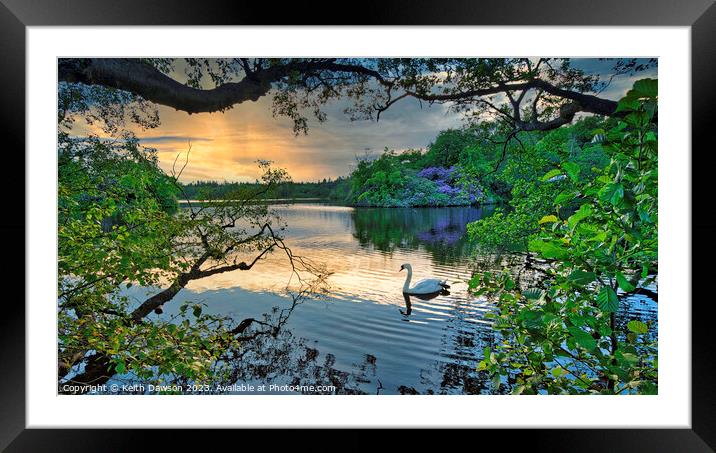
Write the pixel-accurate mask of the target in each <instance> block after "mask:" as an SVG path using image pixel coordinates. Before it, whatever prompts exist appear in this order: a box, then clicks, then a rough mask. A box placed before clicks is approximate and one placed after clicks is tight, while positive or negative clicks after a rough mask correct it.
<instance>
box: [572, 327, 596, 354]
mask: <svg viewBox="0 0 716 453" xmlns="http://www.w3.org/2000/svg"><path fill="white" fill-rule="evenodd" d="M567 330H569V333H570V334H572V337H573V338H574V341H575V342H576V343H577V345H579V346H581V347H583V348H584V349H586V350H588V351H592V350H593V349H594V348H596V347H597V340H595V339H594V338H593V337H592V336H591V335H590V334H589V333H587V332H585V331H583V330H582V329H580V328H579V327H568V328H567Z"/></svg>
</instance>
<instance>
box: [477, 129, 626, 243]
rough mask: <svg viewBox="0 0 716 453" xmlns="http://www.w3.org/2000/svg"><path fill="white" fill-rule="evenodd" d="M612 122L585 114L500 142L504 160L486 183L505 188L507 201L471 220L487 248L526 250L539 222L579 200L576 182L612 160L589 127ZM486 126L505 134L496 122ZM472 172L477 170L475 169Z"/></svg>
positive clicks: (552, 219) (549, 220) (549, 219)
mask: <svg viewBox="0 0 716 453" xmlns="http://www.w3.org/2000/svg"><path fill="white" fill-rule="evenodd" d="M611 123H612V121H611V120H599V119H596V118H585V119H583V120H581V121H578V122H576V123H575V124H574V125H571V126H564V127H561V128H559V129H555V130H553V131H550V132H548V133H546V134H545V133H543V132H531V133H520V134H519V135H518V136H517V137H518V138H519V137H521V138H519V142H518V143H512V142H508V144H507V145H504V144H503V145H500V146H501V147H502V146H505V149H506V155H505V158H504V159H503V160H504V163H503V164H501V166H498V167H496V168H497V170H496V171H494V172H493V173H491V174H490V175H488V176H487V177H486V178H484V185H486V186H487V187H493V188H495V187H499V188H501V189H499V190H501V194H502V195H501V196H502V197H504V198H503V199H504V200H505V201H506V203H505V204H504V205H503V206H501V207H500V208H499V209H498V211H497V215H496V216H493V217H488V218H485V219H481V220H479V221H477V222H474V223H472V224H470V225H469V226H468V232H469V233H470V235H471V236H472V237H473V239H475V240H476V241H478V242H479V243H480V244H481V245H482V246H483V247H486V248H489V249H500V250H512V251H515V250H516V251H524V250H526V249H527V244H528V241H529V238H530V237H531V236H532V235H533V234H534V233H536V232H537V231H538V230H539V228H540V225H542V224H549V223H554V222H556V221H557V220H558V219H559V218H560V216H568V215H569V214H570V213H572V212H573V211H574V209H576V208H577V207H578V206H579V204H580V203H581V201H580V198H579V192H578V190H577V188H578V186H580V185H581V184H584V183H585V182H586V181H589V180H591V179H592V178H594V176H595V175H596V174H597V172H598V171H600V169H602V168H604V167H605V166H606V165H607V164H608V163H609V160H608V157H607V153H606V152H605V151H604V149H603V147H602V145H601V144H594V143H592V142H591V136H590V135H589V134H588V133H587V132H586V130H587V129H589V130H590V132H591V131H592V130H594V128H595V127H596V126H607V125H608V124H611ZM488 131H492V132H493V133H498V134H502V132H500V130H499V129H495V128H492V129H488ZM512 141H513V142H515V141H516V139H513V140H512ZM472 174H473V175H476V176H479V175H477V174H476V173H475V171H473V172H472ZM508 189H509V190H508ZM496 194H497V192H495V191H493V192H492V197H493V198H495V197H497V195H496ZM488 197H489V195H488ZM555 202H557V204H558V209H556V210H555ZM584 209H587V207H585V208H584ZM584 215H587V213H586V212H580V213H579V214H577V216H576V217H574V218H572V223H573V224H576V223H578V222H579V221H580V220H581V218H582V216H584Z"/></svg>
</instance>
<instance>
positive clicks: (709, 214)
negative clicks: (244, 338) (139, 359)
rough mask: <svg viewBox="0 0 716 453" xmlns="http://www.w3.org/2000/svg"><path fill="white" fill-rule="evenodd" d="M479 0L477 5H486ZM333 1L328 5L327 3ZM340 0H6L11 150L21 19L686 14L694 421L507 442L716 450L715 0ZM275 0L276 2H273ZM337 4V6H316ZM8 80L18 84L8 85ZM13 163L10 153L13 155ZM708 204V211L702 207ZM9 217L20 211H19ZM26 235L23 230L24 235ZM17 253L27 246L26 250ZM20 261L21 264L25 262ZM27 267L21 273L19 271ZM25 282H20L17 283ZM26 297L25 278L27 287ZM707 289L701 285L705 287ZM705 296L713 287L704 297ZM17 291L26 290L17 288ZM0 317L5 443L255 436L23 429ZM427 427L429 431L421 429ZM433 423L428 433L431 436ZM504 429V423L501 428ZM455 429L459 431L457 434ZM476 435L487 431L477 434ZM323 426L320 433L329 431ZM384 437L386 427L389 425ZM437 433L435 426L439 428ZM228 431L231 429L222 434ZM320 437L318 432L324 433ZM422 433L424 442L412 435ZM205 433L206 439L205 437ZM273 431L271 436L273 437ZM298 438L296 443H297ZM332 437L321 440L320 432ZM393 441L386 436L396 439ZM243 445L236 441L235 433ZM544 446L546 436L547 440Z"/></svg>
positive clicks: (678, 18)
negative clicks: (715, 288)
mask: <svg viewBox="0 0 716 453" xmlns="http://www.w3.org/2000/svg"><path fill="white" fill-rule="evenodd" d="M478 5H479V6H478ZM324 6H325V7H324ZM335 7H336V4H335V3H332V4H329V3H328V2H324V1H323V0H320V1H317V2H312V3H311V8H307V7H306V6H305V5H304V4H302V3H296V4H295V6H288V5H285V6H281V7H280V8H276V7H274V6H273V5H271V4H268V3H266V2H264V3H263V4H257V3H254V2H252V3H251V4H248V3H243V4H241V5H237V3H236V2H228V1H225V0H205V1H202V2H190V1H186V0H181V1H179V0H174V1H172V0H155V1H153V2H142V1H141V0H123V1H114V2H110V1H96V0H95V1H92V0H68V1H64V2H54V1H52V0H36V1H33V2H26V1H24V0H0V54H1V55H2V61H3V63H4V65H3V66H4V67H5V70H4V71H0V86H2V87H3V89H2V90H0V105H2V117H1V119H0V124H2V125H3V128H4V130H5V132H6V133H5V136H4V141H3V145H4V148H5V151H6V152H5V155H6V156H5V157H6V159H8V158H10V159H16V162H13V164H14V165H17V167H6V168H14V169H15V168H23V170H24V169H25V158H24V154H23V153H20V152H14V153H13V152H11V151H10V150H21V149H23V150H24V149H25V133H24V131H25V88H26V87H25V52H26V49H25V29H26V27H28V26H37V25H56V26H62V25H268V24H275V25H279V24H297V23H298V24H316V25H320V24H336V23H337V24H342V25H574V26H580V25H608V26H618V25H639V26H650V25H651V26H690V27H691V33H692V35H691V36H692V42H691V44H692V50H691V64H692V87H691V88H692V93H693V96H692V133H693V141H692V143H693V145H692V148H693V149H694V150H697V149H699V150H701V152H699V153H696V152H691V159H692V207H693V208H694V209H692V212H694V213H696V212H697V211H696V209H695V208H696V207H702V210H701V211H699V216H692V217H693V218H692V238H691V240H692V243H694V244H698V245H699V247H698V249H695V250H694V251H698V254H696V253H694V254H693V255H692V263H691V264H692V301H694V302H695V303H694V302H692V307H691V311H692V330H693V332H692V370H691V376H692V401H691V405H692V429H670V430H669V429H667V430H652V429H649V430H638V429H621V430H605V429H594V430H566V429H562V430H517V431H516V432H513V433H510V434H508V435H509V436H510V442H509V444H508V445H510V446H511V447H513V448H514V447H521V446H524V447H526V448H530V449H531V450H535V449H537V450H541V449H542V448H544V449H549V450H552V451H554V450H573V449H575V448H579V450H581V451H607V450H608V451H715V450H716V429H715V428H716V391H715V390H714V389H716V386H714V385H713V383H712V382H711V376H712V372H713V370H714V368H713V363H714V362H715V361H716V353H715V352H714V349H713V347H712V344H713V341H712V337H711V336H710V328H712V326H711V325H710V324H711V319H712V318H711V317H710V316H709V312H710V306H711V304H712V302H711V298H710V297H708V296H709V295H708V294H707V293H706V292H705V291H704V290H703V286H704V285H699V284H698V283H699V282H703V281H708V279H709V278H713V277H712V276H711V275H710V274H711V273H712V272H711V269H710V267H711V266H710V264H711V263H710V262H709V258H711V257H712V256H714V255H715V254H716V245H715V244H714V241H713V239H712V238H713V237H714V236H715V235H714V233H716V210H712V209H709V208H706V209H703V208H704V207H710V206H711V203H712V200H711V199H710V198H711V197H710V195H711V193H712V192H713V190H712V187H710V186H711V184H710V177H712V176H711V174H710V173H712V170H711V167H710V166H709V165H694V162H693V160H694V159H695V158H696V157H700V156H703V155H704V154H705V153H707V152H709V151H710V148H712V147H713V140H710V138H711V137H710V136H711V135H712V134H711V129H713V126H712V125H711V124H710V123H711V121H712V117H713V115H712V108H713V107H712V106H713V105H714V104H716V96H715V95H714V89H713V81H714V80H716V61H715V60H714V58H713V56H714V55H715V53H714V52H715V50H714V49H716V33H714V30H716V5H714V0H692V1H689V2H688V3H687V2H675V1H671V0H602V1H601V2H598V3H597V2H593V1H589V0H552V1H551V2H549V3H545V2H529V1H526V0H481V1H480V2H479V3H478V2H464V1H460V0H442V1H435V0H432V1H428V0H417V1H413V2H408V1H400V0H383V1H381V2H376V1H374V0H369V1H368V2H366V3H365V4H364V5H363V6H360V7H357V8H355V11H352V12H351V13H350V15H346V14H345V13H339V12H338V11H339V10H338V9H336V8H335ZM277 10H278V11H277ZM318 11H331V12H332V15H330V16H328V15H327V14H324V15H323V16H321V15H318ZM8 87H10V88H9V89H8ZM6 165H7V164H6ZM24 175H25V172H24V171H22V172H20V171H14V170H13V171H10V172H7V171H6V172H5V175H4V181H5V183H6V185H8V187H13V188H17V187H23V188H24V187H25V178H24ZM12 198H15V199H16V201H14V202H15V203H17V204H18V206H17V209H16V210H14V211H13V212H23V213H24V212H25V199H24V196H23V200H22V204H21V203H20V197H12ZM704 211H705V212H704ZM11 219H12V220H11ZM24 219H25V216H24V215H22V216H20V215H13V216H8V217H6V218H3V220H2V222H1V226H2V232H3V233H4V235H5V237H7V238H16V237H23V236H24V237H25V241H26V242H25V244H26V245H27V241H31V240H32V238H31V237H28V236H25V220H24ZM16 242H19V241H16ZM16 256H23V257H24V253H18V254H17V255H16ZM18 261H20V262H22V263H24V258H22V259H20V260H18V259H14V260H9V262H8V261H3V263H2V267H3V269H2V271H4V275H13V276H15V278H16V281H19V280H20V279H22V280H25V274H24V265H23V266H20V264H19V262H18ZM19 269H23V271H19ZM20 272H22V273H23V274H22V275H17V274H19V273H20ZM18 286H19V285H18ZM20 292H21V294H22V298H23V300H24V298H25V295H24V287H23V289H22V290H20ZM702 293H704V294H702ZM699 296H705V297H699ZM15 300H19V298H16V299H15ZM4 302H5V303H4V304H3V312H2V316H1V317H0V323H1V326H0V350H1V355H0V359H1V360H0V363H2V364H3V365H4V370H3V373H2V377H0V381H2V386H0V401H1V404H0V448H1V449H5V448H7V449H8V451H50V450H51V451H69V450H72V451H78V450H79V451H95V450H100V451H101V450H105V449H107V448H108V447H110V446H111V448H110V449H111V450H114V451H124V450H130V449H135V448H136V447H138V446H142V447H146V446H147V444H150V443H151V444H155V443H156V442H157V441H160V442H161V443H162V446H163V447H165V448H168V447H169V446H170V445H171V444H175V445H177V446H182V447H184V448H187V447H189V446H190V445H194V444H197V445H200V446H202V447H204V448H205V447H206V446H207V444H208V439H207V438H210V440H212V441H213V440H220V439H219V438H221V437H227V438H228V437H229V436H231V437H232V439H225V440H229V442H231V443H229V445H232V444H233V445H237V441H238V442H239V443H240V444H241V445H244V446H245V445H247V444H246V443H244V442H242V441H241V440H240V439H236V437H235V434H232V433H231V432H230V431H221V432H216V433H213V434H212V435H211V436H196V433H194V432H193V431H190V430H183V431H178V430H175V431H174V432H172V433H171V434H170V433H167V434H166V435H163V434H159V435H158V434H157V433H156V432H154V431H150V430H40V429H25V354H24V351H25V349H24V344H25V310H24V306H23V304H20V303H11V302H10V301H9V300H5V301H4ZM421 432H422V431H421ZM421 432H416V431H412V432H410V433H401V434H399V435H398V436H389V438H391V439H394V440H393V441H392V443H394V445H396V446H400V447H402V448H401V449H406V448H409V447H410V446H411V445H410V444H411V443H415V444H416V446H419V444H418V442H423V441H424V438H425V437H427V436H420V435H419V434H420V433H421ZM334 434H336V436H337V437H338V436H340V439H341V443H340V444H338V445H343V446H346V447H348V448H350V447H349V446H354V447H353V448H356V447H358V446H363V447H370V446H371V445H373V441H372V440H371V437H369V436H368V434H367V433H365V431H351V432H348V433H345V432H342V430H336V431H334ZM431 434H432V433H430V434H428V435H429V436H430V437H432V436H431ZM484 434H486V433H484V432H480V433H468V435H469V436H470V437H471V439H469V440H468V441H469V442H479V441H480V437H482V436H483V435H484ZM496 435H497V436H499V437H498V438H503V436H504V435H505V434H504V433H496ZM451 436H452V434H451ZM478 436H480V437H478ZM271 437H272V439H274V440H275V439H284V440H283V443H284V445H287V446H288V445H291V446H295V443H296V442H297V441H299V440H298V439H296V436H280V435H279V436H271ZM321 437H323V434H321ZM385 437H386V438H388V436H385ZM436 437H437V436H436ZM221 440H224V439H221ZM317 440H318V439H317ZM416 441H417V442H416ZM199 442H200V443H199ZM272 442H273V441H272ZM289 442H293V444H289ZM320 442H321V444H323V445H324V446H327V445H330V444H326V443H325V441H324V440H320ZM388 442H389V443H391V442H390V441H388ZM237 446H239V445H237ZM540 447H542V448H540Z"/></svg>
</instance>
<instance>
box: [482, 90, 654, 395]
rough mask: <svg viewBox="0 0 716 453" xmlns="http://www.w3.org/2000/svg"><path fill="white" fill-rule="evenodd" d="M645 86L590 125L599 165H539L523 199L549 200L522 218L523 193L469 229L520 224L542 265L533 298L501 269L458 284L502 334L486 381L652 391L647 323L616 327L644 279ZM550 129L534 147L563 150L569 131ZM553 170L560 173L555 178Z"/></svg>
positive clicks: (650, 199)
mask: <svg viewBox="0 0 716 453" xmlns="http://www.w3.org/2000/svg"><path fill="white" fill-rule="evenodd" d="M656 87H657V82H656V80H643V81H639V82H637V83H635V85H634V88H633V89H632V90H631V91H630V92H629V93H628V94H627V96H626V97H625V98H624V99H622V100H621V101H620V102H619V106H620V112H622V116H621V117H620V118H619V120H618V121H616V122H614V123H613V124H610V126H611V127H609V128H608V129H602V128H597V129H595V130H594V131H593V135H594V137H595V140H594V146H597V145H598V146H599V148H600V149H601V151H602V152H603V153H604V154H605V155H606V156H608V157H609V162H608V164H607V165H605V166H604V167H593V168H591V169H589V170H588V171H586V172H585V169H584V167H583V166H582V165H580V164H578V163H577V162H575V161H574V160H569V161H568V162H573V163H574V164H575V165H572V164H570V165H566V164H565V163H561V162H554V164H553V165H554V168H553V169H544V168H543V169H542V170H546V171H544V172H541V173H539V176H537V177H535V178H532V179H531V181H530V184H531V186H532V189H531V190H527V195H528V197H529V193H534V192H538V191H539V188H540V187H545V186H548V187H554V189H552V190H548V191H545V192H542V193H541V195H542V197H541V198H540V200H542V201H545V200H548V201H549V203H547V204H544V205H541V206H540V207H539V209H538V211H539V212H538V213H535V215H533V216H531V217H530V216H526V215H525V214H524V211H521V210H520V207H521V206H524V205H525V204H530V203H532V201H533V200H530V201H528V202H526V203H523V201H522V199H519V200H514V203H513V208H514V211H512V212H511V213H510V214H511V215H503V214H502V213H500V214H498V215H496V216H494V217H493V218H490V219H485V220H480V221H478V222H477V223H475V224H473V225H471V232H472V233H473V234H475V235H476V236H478V237H479V236H480V233H484V232H485V231H487V230H488V228H487V227H486V225H489V228H492V229H501V230H500V231H502V232H512V230H515V229H516V228H517V227H516V224H517V225H519V224H520V222H526V224H524V225H522V226H523V230H522V231H521V232H522V233H526V238H527V243H528V247H527V250H529V252H531V253H533V254H535V255H537V257H539V258H541V259H544V260H547V262H549V263H550V266H549V270H548V272H547V273H546V275H545V276H544V278H543V279H542V281H541V282H540V283H535V284H538V285H539V291H540V292H539V293H537V291H536V290H537V289H538V288H528V289H525V290H521V289H520V288H519V285H518V284H517V283H516V282H515V281H514V280H513V277H512V275H511V273H510V272H508V271H504V272H502V273H498V274H494V273H477V274H475V276H474V277H473V279H472V280H471V282H470V287H471V288H472V289H473V291H475V292H476V293H477V294H488V295H490V296H491V297H493V298H494V300H495V302H496V304H497V307H498V309H499V312H498V313H495V314H493V315H491V317H492V318H493V320H494V328H495V329H496V330H498V331H499V332H500V335H501V337H502V341H501V342H500V343H499V344H498V345H497V347H496V348H494V349H493V350H490V351H486V353H485V358H484V359H483V360H482V361H481V362H480V364H479V365H478V370H484V371H485V372H487V373H489V374H490V375H491V376H492V379H493V382H504V381H505V380H507V381H509V382H511V383H513V384H512V391H513V393H518V394H519V393H525V394H535V393H550V394H555V393H570V394H582V393H604V394H621V393H640V394H653V393H655V392H656V389H657V383H658V378H657V363H658V361H657V345H656V341H655V339H654V333H655V332H653V326H650V325H648V324H647V323H644V322H642V321H639V320H630V321H629V322H627V323H626V325H625V326H620V325H618V324H617V322H616V319H617V313H616V312H618V311H619V309H620V307H621V306H622V303H623V299H624V298H625V297H626V293H628V292H631V291H634V290H636V289H638V288H643V287H647V286H649V285H651V284H652V283H654V282H655V279H656V272H657V270H656V269H657V263H658V247H657V231H658V209H657V199H658V173H657V169H658V165H657V139H656V126H655V124H654V123H653V118H654V115H655V114H656V102H657V98H656V90H657V88H656ZM558 131H559V132H557V131H555V132H554V133H550V134H548V135H547V136H546V137H545V138H549V140H547V141H544V139H543V140H541V141H540V143H541V144H539V143H538V146H546V149H555V150H557V151H556V154H557V155H564V154H563V151H564V146H565V142H564V140H562V139H559V140H558V139H557V138H559V137H566V136H567V135H568V132H569V128H561V129H558ZM547 144H548V146H547ZM560 149H561V150H562V151H560ZM584 149H591V148H590V147H586V148H584ZM577 168H579V171H577ZM543 175H544V176H543ZM560 175H563V176H564V178H562V179H561V180H559V181H556V180H555V178H557V177H559V176H560ZM564 193H569V194H570V196H565V195H563V194H564ZM550 197H551V198H550ZM527 199H529V198H527ZM575 204H577V206H575ZM543 209H544V210H543ZM516 213H517V214H520V213H521V214H520V215H521V217H518V216H517V214H516ZM545 216H546V217H545ZM555 218H556V220H555ZM540 219H542V220H543V221H542V222H540ZM545 219H546V220H545ZM475 225H477V226H475ZM537 294H539V297H535V296H536V295H537ZM488 352H489V354H488Z"/></svg>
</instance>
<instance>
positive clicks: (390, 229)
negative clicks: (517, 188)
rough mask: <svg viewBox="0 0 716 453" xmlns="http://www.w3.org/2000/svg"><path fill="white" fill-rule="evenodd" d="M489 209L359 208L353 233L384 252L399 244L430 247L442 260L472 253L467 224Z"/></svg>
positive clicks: (448, 260)
mask: <svg viewBox="0 0 716 453" xmlns="http://www.w3.org/2000/svg"><path fill="white" fill-rule="evenodd" d="M485 213H486V211H483V208H476V207H458V208H357V209H355V210H353V212H352V216H353V226H354V233H353V235H354V236H355V237H356V238H357V239H358V241H359V243H360V244H361V245H362V246H364V247H366V246H369V245H370V246H373V247H375V248H376V249H378V250H380V251H383V252H393V251H395V250H396V249H397V248H409V249H417V248H418V247H422V248H424V249H425V250H427V251H428V252H429V253H430V254H431V255H432V256H433V259H434V260H435V261H436V262H437V263H440V264H449V263H454V262H456V261H458V260H460V259H462V258H465V257H466V256H468V255H469V253H470V249H471V244H470V241H469V240H468V238H467V235H466V234H465V233H466V231H467V224H468V223H469V222H472V221H475V220H477V219H479V218H481V217H483V215H484V214H485Z"/></svg>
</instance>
